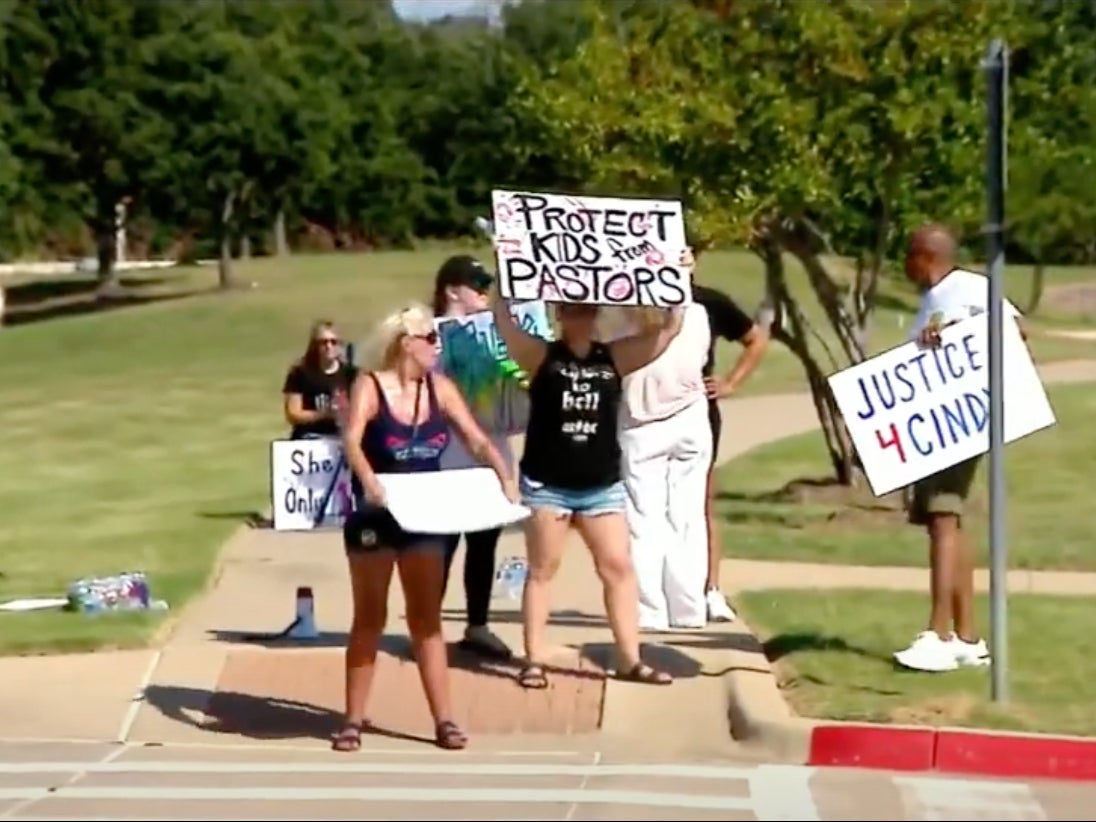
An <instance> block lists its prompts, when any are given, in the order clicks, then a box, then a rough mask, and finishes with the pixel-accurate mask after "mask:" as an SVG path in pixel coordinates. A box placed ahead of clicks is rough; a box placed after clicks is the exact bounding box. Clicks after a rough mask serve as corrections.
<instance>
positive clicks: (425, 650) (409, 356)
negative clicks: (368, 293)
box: [333, 306, 517, 751]
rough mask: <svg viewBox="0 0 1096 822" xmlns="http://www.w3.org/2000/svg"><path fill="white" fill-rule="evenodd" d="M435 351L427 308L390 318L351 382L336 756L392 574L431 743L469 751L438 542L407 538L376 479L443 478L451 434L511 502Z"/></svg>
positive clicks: (367, 679) (502, 473) (352, 715)
mask: <svg viewBox="0 0 1096 822" xmlns="http://www.w3.org/2000/svg"><path fill="white" fill-rule="evenodd" d="M437 343H438V335H437V332H436V331H435V330H434V318H433V316H432V315H431V313H430V312H429V311H428V310H427V309H426V307H425V306H411V307H409V308H405V309H404V310H402V311H398V312H396V313H394V314H392V315H391V316H389V317H388V318H387V319H386V320H384V321H383V322H382V323H381V325H380V328H379V329H378V331H377V334H376V343H375V346H374V347H375V350H376V351H377V359H378V360H379V361H380V363H379V367H378V368H377V369H376V370H374V371H370V372H367V373H364V374H362V375H361V376H360V377H359V378H358V379H357V380H356V381H355V383H354V387H353V390H352V393H351V397H350V419H349V421H348V423H347V425H346V428H345V430H344V431H343V448H344V450H345V452H346V459H347V462H349V464H350V468H351V470H352V472H353V475H352V476H353V485H354V495H355V498H356V500H357V502H358V504H357V507H356V510H355V511H354V513H353V514H352V515H351V516H350V517H348V518H347V521H346V525H345V526H344V528H343V541H344V544H345V546H346V552H347V556H348V558H349V562H350V584H351V591H352V594H353V598H354V618H353V622H352V623H351V626H350V637H349V639H348V641H347V646H346V722H345V725H344V727H343V729H342V730H341V731H340V732H339V733H338V734H337V735H336V736H335V739H334V742H333V744H334V747H335V749H336V750H339V751H355V750H358V749H359V748H360V747H361V734H362V728H363V712H364V709H365V702H366V699H367V697H368V696H369V688H370V685H371V684H372V680H373V670H374V666H375V663H376V659H377V646H378V644H379V642H380V638H381V633H382V632H383V631H384V623H385V619H386V616H387V613H386V607H387V603H388V586H389V583H390V582H391V579H392V570H393V568H396V567H398V568H399V574H400V582H401V583H402V584H403V593H404V599H405V601H406V607H407V628H408V632H409V633H410V634H411V644H412V647H413V648H414V655H415V661H416V663H417V664H418V666H419V673H420V675H421V677H422V683H423V689H424V690H425V691H426V701H427V702H428V703H429V705H430V711H431V713H432V714H433V717H434V724H435V739H436V741H437V744H438V746H439V747H442V748H448V749H456V748H463V747H464V746H465V744H466V743H467V739H466V738H465V736H464V733H463V732H462V731H461V730H460V728H458V727H457V726H456V724H454V722H453V719H452V712H451V706H450V704H449V660H448V653H447V651H446V647H445V638H444V637H443V636H442V631H441V599H442V585H443V582H444V577H445V563H444V550H445V548H444V544H443V542H444V538H439V537H438V536H436V535H433V534H417V533H409V532H408V531H405V530H404V529H403V527H402V526H401V525H400V524H399V523H398V522H397V521H396V519H395V517H394V516H393V515H392V514H391V513H390V512H389V511H388V509H387V508H386V507H385V491H384V486H383V485H382V484H381V482H380V480H379V479H378V476H377V475H378V474H396V473H400V474H402V473H415V472H424V471H439V470H441V456H442V453H443V452H444V451H445V449H446V446H448V445H449V440H450V427H451V426H452V429H454V430H456V432H457V433H458V434H460V436H461V438H462V439H463V440H464V441H465V444H466V446H467V448H468V451H469V452H470V453H471V454H473V455H475V457H476V458H477V459H478V460H479V461H480V462H481V463H486V464H487V465H490V466H491V468H493V469H494V470H495V473H496V474H498V477H499V481H500V482H501V483H502V486H503V488H504V489H506V493H507V496H508V497H510V498H511V499H513V500H516V499H517V492H516V490H515V489H513V488H512V481H511V473H510V466H509V465H508V464H507V463H506V461H505V460H504V459H503V458H502V455H500V454H499V452H498V450H497V449H496V448H495V446H494V445H492V444H491V440H490V439H489V438H488V437H487V435H486V434H484V433H483V431H482V429H481V428H480V427H479V425H478V424H477V423H476V421H475V419H474V418H473V417H472V414H471V412H469V410H468V406H467V405H466V404H465V402H464V399H463V398H462V397H461V394H460V391H458V390H457V388H456V386H455V385H453V382H452V381H451V380H450V379H449V378H448V377H445V376H443V375H441V374H434V373H431V372H432V371H433V369H434V367H435V365H436V364H437V356H438V355H437ZM424 504H429V503H428V501H425V500H424Z"/></svg>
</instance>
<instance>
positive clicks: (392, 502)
mask: <svg viewBox="0 0 1096 822" xmlns="http://www.w3.org/2000/svg"><path fill="white" fill-rule="evenodd" d="M377 480H378V481H379V482H380V483H381V485H383V486H384V494H385V497H387V502H388V510H389V511H391V512H392V516H393V517H395V519H396V522H398V523H399V524H400V525H401V526H402V527H403V528H404V530H407V531H413V532H416V533H420V534H468V533H474V532H476V531H486V530H488V529H490V528H502V527H505V526H507V525H512V524H513V523H515V522H520V521H521V520H523V519H525V518H526V517H527V516H529V513H530V511H529V509H528V508H526V507H525V506H523V505H516V504H514V503H512V502H510V500H508V499H507V498H506V495H505V494H504V493H503V492H502V486H501V485H500V484H499V478H498V476H496V474H495V472H494V471H492V470H491V469H490V468H460V469H454V470H451V471H422V472H419V473H414V474H377Z"/></svg>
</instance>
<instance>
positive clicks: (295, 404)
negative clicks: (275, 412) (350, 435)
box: [282, 320, 355, 440]
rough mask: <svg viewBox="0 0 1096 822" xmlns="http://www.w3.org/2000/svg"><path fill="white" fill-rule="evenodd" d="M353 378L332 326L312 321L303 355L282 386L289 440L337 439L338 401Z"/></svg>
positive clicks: (329, 323) (329, 322) (344, 394)
mask: <svg viewBox="0 0 1096 822" xmlns="http://www.w3.org/2000/svg"><path fill="white" fill-rule="evenodd" d="M354 375H355V370H354V368H353V366H351V365H349V364H348V363H346V362H345V361H344V360H343V356H342V345H341V341H340V340H339V334H338V332H337V331H336V330H335V325H334V323H332V322H331V321H330V320H317V321H316V322H314V323H313V324H312V328H311V330H310V331H309V333H308V347H307V348H305V351H304V356H303V357H301V358H300V359H299V360H298V361H297V362H296V363H294V364H293V366H292V367H291V368H290V369H289V373H288V374H286V377H285V385H284V386H283V387H282V394H283V395H284V397H285V419H286V422H288V423H289V424H290V425H291V426H293V429H292V431H291V432H290V434H289V436H290V438H291V439H295V440H299V439H305V438H308V437H337V436H338V435H339V424H338V420H337V416H336V415H337V412H338V406H339V405H340V401H339V398H340V397H342V398H343V400H345V397H346V395H347V393H348V392H349V390H350V385H351V384H352V383H353V382H354ZM342 404H345V402H343V403H342Z"/></svg>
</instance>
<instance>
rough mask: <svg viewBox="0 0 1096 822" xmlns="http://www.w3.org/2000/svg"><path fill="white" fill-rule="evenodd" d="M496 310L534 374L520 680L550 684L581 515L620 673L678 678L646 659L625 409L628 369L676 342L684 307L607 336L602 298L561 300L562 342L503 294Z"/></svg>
mask: <svg viewBox="0 0 1096 822" xmlns="http://www.w3.org/2000/svg"><path fill="white" fill-rule="evenodd" d="M494 312H495V323H496V325H497V327H498V330H499V333H500V335H501V336H502V339H503V342H505V343H506V348H507V350H508V351H509V352H510V356H511V357H513V359H514V360H515V361H516V362H517V364H518V365H519V366H521V368H523V369H524V370H525V371H526V372H528V373H529V374H532V375H533V376H532V382H531V384H530V387H529V397H530V402H531V408H530V416H529V427H528V430H527V433H526V438H525V453H524V455H523V456H522V459H521V481H520V482H521V486H520V487H521V495H522V502H523V504H525V505H526V506H528V507H529V508H530V509H532V512H533V513H532V516H531V517H530V518H529V519H528V520H527V525H526V540H527V548H528V554H529V575H528V578H527V579H526V582H525V592H524V596H523V600H522V613H523V620H524V638H525V667H524V668H523V670H522V672H521V676H520V682H521V684H522V685H523V686H524V687H527V688H545V687H547V685H548V681H547V679H546V675H545V667H544V657H543V652H544V650H545V645H544V630H545V628H546V627H547V624H548V614H549V590H548V589H549V586H550V584H551V581H552V577H553V576H554V575H555V572H556V570H557V569H558V568H559V564H560V560H561V559H562V554H563V546H564V544H565V541H566V538H567V531H568V528H569V527H570V525H571V524H574V525H575V527H576V528H577V529H578V532H579V534H580V535H581V536H582V539H583V541H584V542H585V543H586V547H587V548H588V549H589V550H590V553H591V555H592V556H593V560H594V567H595V569H596V570H597V574H598V576H599V577H600V579H601V582H602V585H603V586H604V590H605V608H606V611H607V616H608V619H609V625H610V627H611V628H612V631H613V637H614V639H615V640H616V645H617V653H618V655H619V661H620V666H619V668H618V670H619V671H620V676H621V677H622V678H627V679H630V680H633V681H637V682H644V683H650V684H654V685H668V684H670V683H671V682H672V681H673V680H672V679H671V677H670V676H669V675H668V674H666V673H665V672H662V671H656V670H654V669H653V668H651V667H650V666H649V665H646V664H645V663H644V662H643V661H642V660H641V659H640V655H639V624H638V623H639V618H638V614H637V591H636V577H635V571H634V570H633V568H632V559H631V553H630V547H629V539H628V523H627V522H626V520H625V517H624V510H625V491H624V485H623V483H622V482H621V466H620V460H621V454H620V445H619V442H618V438H617V437H618V428H617V414H618V409H619V406H620V401H621V379H622V377H623V376H624V375H626V374H629V373H631V372H633V371H636V370H637V369H639V368H642V367H643V366H644V365H646V364H647V363H649V362H651V361H653V360H654V359H656V358H657V357H658V356H659V355H660V354H661V353H662V352H663V351H664V350H665V349H666V346H667V345H668V344H669V343H670V341H671V340H672V339H673V338H674V337H675V336H676V335H677V333H678V332H679V331H680V329H681V316H680V313H679V312H677V311H674V312H672V314H671V319H670V321H669V322H668V323H667V325H666V326H665V327H663V328H660V329H658V330H657V331H654V332H651V333H647V334H641V335H635V336H630V337H625V338H623V339H620V340H616V341H614V342H611V343H601V342H598V341H597V340H596V338H595V327H596V322H597V316H598V307H597V306H596V305H584V304H576V303H562V304H560V305H558V306H557V309H556V312H557V313H556V316H557V319H558V321H559V326H560V339H558V340H557V341H555V342H546V341H545V340H542V339H538V338H537V337H533V336H532V335H530V334H527V333H525V332H523V331H522V330H521V329H520V328H519V327H518V325H517V323H515V322H514V319H513V317H512V316H511V314H510V310H509V308H508V306H507V305H506V303H505V302H504V301H503V300H502V299H497V300H496V301H495V305H494Z"/></svg>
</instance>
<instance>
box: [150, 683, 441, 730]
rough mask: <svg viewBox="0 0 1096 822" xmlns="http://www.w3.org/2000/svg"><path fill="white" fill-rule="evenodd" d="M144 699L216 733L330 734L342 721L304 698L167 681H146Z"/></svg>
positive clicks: (174, 716) (169, 714)
mask: <svg viewBox="0 0 1096 822" xmlns="http://www.w3.org/2000/svg"><path fill="white" fill-rule="evenodd" d="M145 702H146V703H147V704H148V705H150V706H151V707H153V708H155V709H156V710H158V711H159V712H160V713H161V714H163V715H164V716H166V717H167V718H168V719H171V720H174V721H175V722H178V723H180V724H183V725H189V726H190V727H192V728H199V729H201V730H203V731H207V732H209V733H216V734H231V735H233V736H243V737H247V738H248V739H261V740H273V739H319V740H327V739H330V738H331V736H332V734H334V733H336V732H337V731H338V730H339V729H340V727H341V726H342V715H341V714H339V713H337V712H335V711H332V710H330V709H328V708H323V707H320V706H319V705H312V704H309V703H306V702H296V701H293V700H287V699H278V698H275V697H267V696H256V695H254V694H244V693H237V692H235V691H213V692H211V691H207V690H204V689H201V688H182V687H176V686H172V685H150V686H149V687H148V688H146V689H145ZM368 732H369V734H371V735H374V736H383V737H387V738H389V739H403V740H408V741H412V742H427V743H432V742H433V740H432V739H430V738H428V737H425V736H416V735H414V734H405V733H402V732H400V731H393V730H388V729H386V728H380V727H377V726H370V728H369V731H368Z"/></svg>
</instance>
